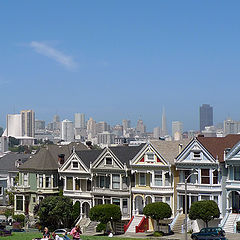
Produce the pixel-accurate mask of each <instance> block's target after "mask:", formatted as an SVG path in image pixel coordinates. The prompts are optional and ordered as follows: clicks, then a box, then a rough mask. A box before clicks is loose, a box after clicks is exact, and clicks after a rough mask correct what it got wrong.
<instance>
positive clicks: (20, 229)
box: [10, 228, 25, 232]
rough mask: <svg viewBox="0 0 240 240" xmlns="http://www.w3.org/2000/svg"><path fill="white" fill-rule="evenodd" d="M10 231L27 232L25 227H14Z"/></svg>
mask: <svg viewBox="0 0 240 240" xmlns="http://www.w3.org/2000/svg"><path fill="white" fill-rule="evenodd" d="M10 231H11V232H25V229H23V228H12V229H11V230H10Z"/></svg>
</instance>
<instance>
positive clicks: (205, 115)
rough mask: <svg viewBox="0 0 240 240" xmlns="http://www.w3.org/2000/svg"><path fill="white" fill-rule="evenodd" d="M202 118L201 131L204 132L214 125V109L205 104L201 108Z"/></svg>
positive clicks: (200, 114) (200, 115)
mask: <svg viewBox="0 0 240 240" xmlns="http://www.w3.org/2000/svg"><path fill="white" fill-rule="evenodd" d="M199 117H200V131H203V130H204V129H205V127H207V126H212V125H213V107H211V106H210V105H209V104H203V105H202V106H201V107H200V108H199Z"/></svg>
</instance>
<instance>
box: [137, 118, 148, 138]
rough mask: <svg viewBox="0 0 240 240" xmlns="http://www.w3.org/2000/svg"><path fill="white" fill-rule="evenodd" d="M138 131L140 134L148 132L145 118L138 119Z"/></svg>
mask: <svg viewBox="0 0 240 240" xmlns="http://www.w3.org/2000/svg"><path fill="white" fill-rule="evenodd" d="M136 131H137V134H138V135H143V134H144V133H146V126H145V125H144V124H143V120H141V119H139V120H138V122H137V127H136Z"/></svg>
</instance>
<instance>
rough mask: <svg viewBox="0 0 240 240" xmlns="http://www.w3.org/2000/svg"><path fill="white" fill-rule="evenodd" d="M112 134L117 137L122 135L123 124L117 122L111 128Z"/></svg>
mask: <svg viewBox="0 0 240 240" xmlns="http://www.w3.org/2000/svg"><path fill="white" fill-rule="evenodd" d="M112 131H113V134H115V135H116V136H117V137H121V136H123V126H122V125H120V124H117V125H115V126H114V127H113V129H112Z"/></svg>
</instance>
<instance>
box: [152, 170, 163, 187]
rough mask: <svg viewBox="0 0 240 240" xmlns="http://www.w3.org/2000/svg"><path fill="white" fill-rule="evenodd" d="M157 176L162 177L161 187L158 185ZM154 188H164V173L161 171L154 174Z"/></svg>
mask: <svg viewBox="0 0 240 240" xmlns="http://www.w3.org/2000/svg"><path fill="white" fill-rule="evenodd" d="M156 176H162V177H161V181H162V184H161V185H157V184H156V179H157V178H156ZM154 186H157V187H160V186H163V172H162V171H161V170H160V171H155V172H154Z"/></svg>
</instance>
